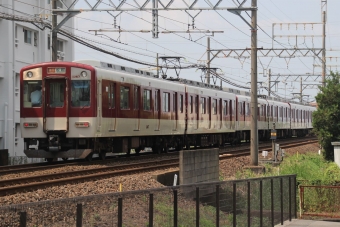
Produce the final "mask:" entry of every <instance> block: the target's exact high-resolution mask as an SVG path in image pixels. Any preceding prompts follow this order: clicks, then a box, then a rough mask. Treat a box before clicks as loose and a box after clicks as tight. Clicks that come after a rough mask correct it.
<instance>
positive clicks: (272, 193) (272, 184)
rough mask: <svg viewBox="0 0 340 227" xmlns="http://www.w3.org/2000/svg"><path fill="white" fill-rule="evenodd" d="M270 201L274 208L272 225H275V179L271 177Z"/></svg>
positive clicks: (272, 208)
mask: <svg viewBox="0 0 340 227" xmlns="http://www.w3.org/2000/svg"><path fill="white" fill-rule="evenodd" d="M270 200H271V201H270V202H271V210H272V212H271V213H272V214H271V215H272V226H274V180H273V178H272V179H270Z"/></svg>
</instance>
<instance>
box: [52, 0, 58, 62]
mask: <svg viewBox="0 0 340 227" xmlns="http://www.w3.org/2000/svg"><path fill="white" fill-rule="evenodd" d="M54 9H57V0H52V61H58V52H57V51H58V49H57V45H58V38H57V31H56V30H54V29H55V28H56V27H57V14H56V12H54V11H53V10H54Z"/></svg>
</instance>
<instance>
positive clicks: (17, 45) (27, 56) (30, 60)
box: [0, 0, 74, 157]
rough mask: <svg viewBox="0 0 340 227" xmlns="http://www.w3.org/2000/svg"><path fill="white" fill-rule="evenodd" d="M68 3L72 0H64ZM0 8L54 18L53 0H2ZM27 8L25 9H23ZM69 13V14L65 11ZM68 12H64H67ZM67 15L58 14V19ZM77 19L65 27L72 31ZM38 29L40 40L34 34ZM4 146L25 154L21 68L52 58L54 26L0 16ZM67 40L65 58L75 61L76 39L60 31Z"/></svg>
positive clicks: (0, 124) (0, 103)
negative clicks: (28, 36) (28, 40)
mask: <svg viewBox="0 0 340 227" xmlns="http://www.w3.org/2000/svg"><path fill="white" fill-rule="evenodd" d="M64 2H65V3H66V4H68V3H71V0H66V1H65V0H64ZM0 4H1V5H2V7H0V11H1V12H4V13H8V14H12V15H13V14H15V15H18V16H22V17H34V16H38V17H39V16H43V17H45V16H48V20H49V21H51V14H50V11H49V9H51V1H50V0H25V1H22V2H18V1H14V0H0ZM21 12H23V13H21ZM65 15H66V14H65ZM65 15H64V16H65ZM62 19H63V16H58V22H60V21H61V20H62ZM73 24H74V22H73V19H70V20H68V21H67V22H66V23H65V24H64V26H63V27H62V29H66V30H68V31H72V28H73V27H74V26H73ZM25 30H28V31H31V32H32V33H31V34H32V36H31V44H29V43H25V41H24V35H25V33H24V31H25ZM34 33H36V40H35V38H34ZM0 34H1V35H0V52H1V54H0V149H8V151H9V156H10V157H23V156H24V153H23V149H24V143H23V139H21V132H20V97H19V95H20V90H19V89H20V78H19V72H20V69H21V68H22V67H24V66H26V65H29V64H34V63H38V62H46V61H51V49H50V48H49V47H48V43H49V42H48V37H49V36H50V30H49V29H45V30H40V29H39V28H38V27H36V26H35V25H33V24H31V23H26V22H17V21H10V20H4V19H0ZM58 39H59V40H61V41H63V53H64V57H63V59H61V60H63V61H73V59H74V43H73V42H72V41H71V40H69V39H67V38H65V37H62V36H59V35H58Z"/></svg>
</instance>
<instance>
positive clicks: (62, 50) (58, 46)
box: [57, 40, 64, 52]
mask: <svg viewBox="0 0 340 227" xmlns="http://www.w3.org/2000/svg"><path fill="white" fill-rule="evenodd" d="M57 50H58V51H61V52H64V42H63V41H61V40H58V43H57Z"/></svg>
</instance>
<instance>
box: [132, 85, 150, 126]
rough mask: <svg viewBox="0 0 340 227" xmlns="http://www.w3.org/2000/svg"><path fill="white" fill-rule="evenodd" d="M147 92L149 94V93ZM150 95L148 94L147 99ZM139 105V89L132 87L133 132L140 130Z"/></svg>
mask: <svg viewBox="0 0 340 227" xmlns="http://www.w3.org/2000/svg"><path fill="white" fill-rule="evenodd" d="M147 91H149V90H147ZM149 92H150V93H151V91H149ZM144 93H145V92H144ZM150 93H148V94H149V97H147V98H149V99H150V98H151V97H150ZM139 103H140V87H139V86H134V87H133V117H134V118H135V123H134V130H136V131H139V129H140V105H139ZM149 108H150V107H149Z"/></svg>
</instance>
